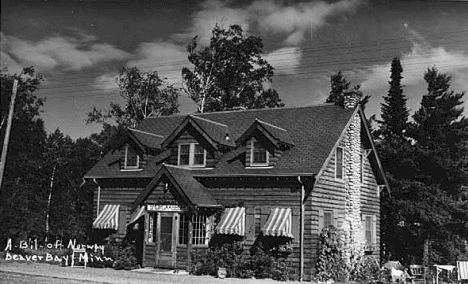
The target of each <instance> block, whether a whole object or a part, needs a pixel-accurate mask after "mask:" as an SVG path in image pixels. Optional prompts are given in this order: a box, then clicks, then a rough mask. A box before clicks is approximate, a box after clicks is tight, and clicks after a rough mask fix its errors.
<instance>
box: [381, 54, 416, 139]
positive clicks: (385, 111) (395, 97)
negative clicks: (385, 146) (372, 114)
mask: <svg viewBox="0 0 468 284" xmlns="http://www.w3.org/2000/svg"><path fill="white" fill-rule="evenodd" d="M390 72H391V76H390V79H391V80H390V81H389V82H388V83H389V84H390V89H389V90H388V94H387V96H385V97H384V103H382V104H381V106H382V114H381V116H382V120H381V121H379V124H380V125H381V127H380V133H381V135H382V136H383V138H384V139H389V138H390V136H396V137H403V132H404V131H405V130H406V128H407V126H408V116H409V111H408V108H407V106H406V101H407V98H406V96H405V95H404V94H403V86H402V85H401V79H403V77H402V75H401V74H402V72H403V67H402V66H401V63H400V59H399V58H398V57H395V58H394V59H393V61H392V66H391V69H390Z"/></svg>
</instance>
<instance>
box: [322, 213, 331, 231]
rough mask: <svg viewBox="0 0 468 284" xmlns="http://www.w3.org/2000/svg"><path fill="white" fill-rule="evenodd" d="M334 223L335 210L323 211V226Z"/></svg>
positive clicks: (326, 226)
mask: <svg viewBox="0 0 468 284" xmlns="http://www.w3.org/2000/svg"><path fill="white" fill-rule="evenodd" d="M332 225H333V212H323V227H324V228H325V229H326V228H328V227H329V226H332Z"/></svg>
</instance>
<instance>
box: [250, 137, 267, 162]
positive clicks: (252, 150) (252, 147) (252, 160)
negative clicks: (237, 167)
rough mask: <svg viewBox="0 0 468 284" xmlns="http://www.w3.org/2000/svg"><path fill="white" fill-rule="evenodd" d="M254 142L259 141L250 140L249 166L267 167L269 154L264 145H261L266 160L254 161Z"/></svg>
mask: <svg viewBox="0 0 468 284" xmlns="http://www.w3.org/2000/svg"><path fill="white" fill-rule="evenodd" d="M255 143H259V144H260V142H258V141H255V140H252V141H250V166H251V167H267V166H268V165H269V163H270V159H269V156H270V155H269V152H268V150H267V149H266V148H265V147H263V149H265V152H266V162H265V163H255V162H254V150H255V149H254V145H255Z"/></svg>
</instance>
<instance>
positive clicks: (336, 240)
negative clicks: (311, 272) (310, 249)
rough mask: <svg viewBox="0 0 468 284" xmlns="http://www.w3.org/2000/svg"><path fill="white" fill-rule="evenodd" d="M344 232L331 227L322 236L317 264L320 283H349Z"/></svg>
mask: <svg viewBox="0 0 468 284" xmlns="http://www.w3.org/2000/svg"><path fill="white" fill-rule="evenodd" d="M341 234H342V232H340V231H339V230H337V229H335V228H334V227H332V226H330V227H329V228H326V229H323V231H322V233H321V234H320V243H319V250H318V257H317V263H316V277H317V280H318V281H327V280H329V279H333V280H335V281H347V280H348V276H349V267H348V265H347V264H346V261H345V259H344V256H343V248H344V243H343V241H342V235H341Z"/></svg>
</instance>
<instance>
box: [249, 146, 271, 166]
mask: <svg viewBox="0 0 468 284" xmlns="http://www.w3.org/2000/svg"><path fill="white" fill-rule="evenodd" d="M266 162H267V150H266V149H265V148H264V147H263V146H262V145H261V144H260V143H259V142H254V143H253V157H252V163H254V164H266Z"/></svg>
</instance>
